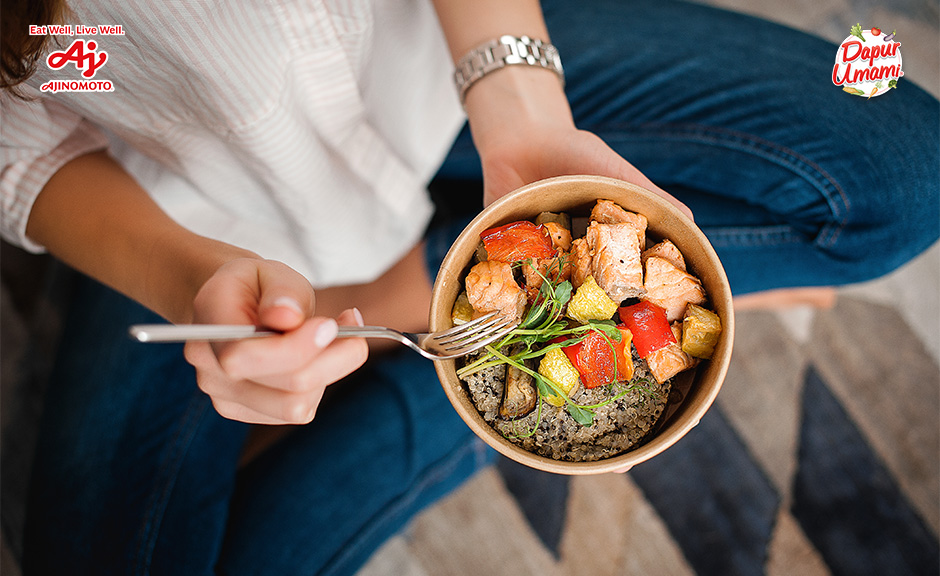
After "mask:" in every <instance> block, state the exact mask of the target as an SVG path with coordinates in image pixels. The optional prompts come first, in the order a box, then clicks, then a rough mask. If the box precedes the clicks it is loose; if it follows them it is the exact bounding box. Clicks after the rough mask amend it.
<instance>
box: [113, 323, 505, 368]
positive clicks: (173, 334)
mask: <svg viewBox="0 0 940 576" xmlns="http://www.w3.org/2000/svg"><path fill="white" fill-rule="evenodd" d="M517 325H518V322H516V321H515V320H513V319H511V318H506V317H505V316H498V315H497V313H496V312H490V313H489V314H487V315H485V316H481V317H479V318H477V319H475V320H471V321H470V322H467V323H466V324H460V325H459V326H454V327H453V328H449V329H447V330H442V331H440V332H432V333H430V334H428V333H418V334H415V333H412V332H402V331H399V330H394V329H392V328H384V327H382V326H340V327H339V333H338V334H337V338H385V339H389V340H395V341H396V342H400V343H402V344H404V345H405V346H408V347H409V348H411V349H412V350H414V351H416V352H417V353H419V354H421V355H422V356H424V357H425V358H429V359H431V360H447V359H450V358H459V357H461V356H466V355H467V354H470V353H472V352H475V351H477V350H479V349H480V348H482V347H484V346H486V345H487V344H492V343H493V342H495V341H496V340H499V339H500V338H502V337H503V336H505V335H506V334H508V333H509V332H511V331H512V329H513V328H515V327H516V326H517ZM129 332H130V335H131V336H132V337H134V338H136V339H137V340H139V341H141V342H186V341H188V340H202V341H210V342H220V341H227V340H242V339H245V338H263V337H266V336H274V335H275V334H277V332H273V331H270V330H261V329H258V328H256V327H255V326H247V325H245V326H242V325H224V324H136V325H134V326H131V327H130V330H129Z"/></svg>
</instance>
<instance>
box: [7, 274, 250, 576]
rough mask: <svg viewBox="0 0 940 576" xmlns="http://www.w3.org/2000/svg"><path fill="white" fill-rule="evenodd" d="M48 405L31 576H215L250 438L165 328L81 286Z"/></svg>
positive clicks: (33, 485) (93, 285) (28, 531)
mask: <svg viewBox="0 0 940 576" xmlns="http://www.w3.org/2000/svg"><path fill="white" fill-rule="evenodd" d="M76 276H77V277H76V279H75V290H74V294H73V295H72V298H71V302H70V305H69V312H68V314H67V317H66V320H65V325H64V332H63V335H62V343H61V345H60V351H59V354H58V358H57V359H56V362H55V366H54V369H53V372H52V375H51V379H50V383H49V387H48V389H47V390H46V394H45V405H44V411H43V416H42V422H41V427H40V433H39V440H38V445H37V449H36V457H35V461H34V466H33V471H32V475H31V481H30V493H29V499H28V502H27V519H26V527H25V535H24V559H23V564H24V569H25V572H26V573H27V574H76V575H80V574H95V575H102V574H151V573H152V574H210V573H211V572H212V566H213V565H214V563H215V558H216V556H217V555H218V550H219V548H220V546H221V541H222V534H223V531H224V527H225V522H226V518H227V514H228V501H229V498H230V496H231V493H232V490H233V487H234V476H235V467H236V463H237V461H238V458H239V454H240V452H241V447H242V442H243V439H244V435H245V431H246V430H247V426H246V425H244V424H241V423H237V422H233V421H230V420H226V419H224V418H222V417H221V416H219V415H218V414H217V413H216V412H215V410H214V409H213V408H212V404H211V402H210V401H209V398H208V397H207V396H205V395H204V394H203V393H202V392H201V391H200V390H199V389H198V388H197V386H196V382H195V374H194V370H193V368H192V367H191V366H189V365H188V364H187V363H186V362H185V360H184V358H183V352H182V346H181V345H173V344H165V345H164V344H158V345H154V344H141V343H139V342H135V341H133V340H131V339H130V338H129V337H128V335H127V329H128V326H129V325H130V324H133V323H140V322H157V321H160V319H159V318H158V317H157V316H156V315H155V314H153V313H151V312H149V311H148V310H146V309H144V308H143V307H141V306H140V305H138V304H136V303H135V302H133V301H131V300H129V299H127V298H125V297H124V296H122V295H120V294H118V293H116V292H114V291H112V290H110V289H108V288H105V287H104V286H102V285H100V284H98V283H97V282H94V281H92V280H90V279H88V278H87V277H84V276H78V275H76Z"/></svg>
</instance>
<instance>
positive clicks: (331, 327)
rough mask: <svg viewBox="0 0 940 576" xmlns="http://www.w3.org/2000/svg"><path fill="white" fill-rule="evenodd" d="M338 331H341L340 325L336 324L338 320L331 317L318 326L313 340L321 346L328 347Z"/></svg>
mask: <svg viewBox="0 0 940 576" xmlns="http://www.w3.org/2000/svg"><path fill="white" fill-rule="evenodd" d="M337 332H339V326H338V325H337V324H336V320H333V319H332V318H330V319H329V320H326V321H324V322H323V324H320V327H319V328H317V333H316V334H314V336H313V342H314V344H316V345H317V346H319V347H320V348H326V347H327V346H329V344H330V342H332V341H333V340H334V339H335V338H336V334H337Z"/></svg>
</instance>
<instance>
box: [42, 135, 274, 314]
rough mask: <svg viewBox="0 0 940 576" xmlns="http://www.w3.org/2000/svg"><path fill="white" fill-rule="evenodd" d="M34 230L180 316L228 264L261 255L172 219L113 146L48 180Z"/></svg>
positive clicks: (148, 302)
mask: <svg viewBox="0 0 940 576" xmlns="http://www.w3.org/2000/svg"><path fill="white" fill-rule="evenodd" d="M26 234H27V236H29V237H30V238H31V239H32V240H33V241H35V242H37V243H38V244H41V245H42V246H45V247H46V248H47V249H48V250H49V251H50V252H51V253H52V254H54V255H55V256H56V257H58V258H59V259H61V260H62V261H64V262H65V263H67V264H69V265H70V266H72V267H73V268H75V269H77V270H80V271H82V272H84V273H86V274H88V275H89V276H92V277H93V278H96V279H98V280H100V281H102V282H104V283H105V284H108V285H109V286H111V287H112V288H114V289H116V290H118V291H119V292H122V293H123V294H125V295H127V296H129V297H130V298H132V299H134V300H136V301H138V302H140V303H141V304H143V305H144V306H147V307H148V308H150V309H151V310H154V311H155V312H157V313H158V314H160V315H161V316H163V317H164V318H167V319H168V320H170V321H172V322H191V321H192V319H193V309H192V303H193V300H194V299H195V296H196V293H197V292H198V290H199V289H200V288H201V287H202V285H203V284H205V282H206V281H207V280H208V279H209V277H210V276H212V274H213V273H214V272H215V271H216V269H218V268H219V267H220V266H221V265H222V264H224V263H225V262H227V261H229V260H234V259H236V258H258V256H256V255H255V254H252V253H251V252H248V251H247V250H241V249H239V248H236V247H234V246H229V245H227V244H224V243H222V242H216V241H214V240H210V239H208V238H204V237H201V236H198V235H196V234H193V233H191V232H189V231H188V230H186V229H185V228H183V227H182V226H180V225H178V224H177V223H176V222H174V221H173V220H171V219H170V218H169V217H168V216H167V215H166V214H165V213H164V212H163V211H162V210H161V209H160V208H159V207H158V206H157V205H156V203H154V202H153V200H152V199H151V198H150V196H148V195H147V193H146V192H145V191H144V190H143V189H142V188H141V187H140V186H139V185H138V184H137V182H136V181H135V180H134V179H133V178H132V177H131V176H130V175H129V174H127V173H126V172H125V171H124V169H123V168H121V167H120V166H119V165H118V164H117V162H115V161H114V160H113V159H112V158H111V157H110V156H109V155H108V154H107V153H106V152H95V153H92V154H87V155H84V156H79V157H78V158H76V159H74V160H72V161H71V162H68V163H67V164H65V165H64V166H63V167H62V168H61V169H59V170H58V171H57V172H56V173H55V174H54V175H53V176H52V178H51V179H50V180H49V181H48V182H47V183H46V185H45V186H44V187H43V189H42V192H40V194H39V196H38V198H37V199H36V202H35V204H34V205H33V208H32V210H31V211H30V215H29V221H28V223H27V226H26Z"/></svg>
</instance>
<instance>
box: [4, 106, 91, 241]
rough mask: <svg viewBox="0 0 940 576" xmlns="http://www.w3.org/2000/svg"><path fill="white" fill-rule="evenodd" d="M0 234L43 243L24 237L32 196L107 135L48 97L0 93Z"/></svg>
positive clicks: (8, 238) (36, 194) (34, 199)
mask: <svg viewBox="0 0 940 576" xmlns="http://www.w3.org/2000/svg"><path fill="white" fill-rule="evenodd" d="M0 121H2V124H0V201H2V210H0V235H2V237H3V239H4V240H7V241H8V242H11V243H13V244H15V245H17V246H20V247H22V248H24V249H26V250H28V251H30V252H43V251H44V248H43V247H42V246H40V245H39V244H37V243H35V242H33V241H31V240H30V239H29V238H27V237H26V222H27V220H28V219H29V213H30V210H32V207H33V203H34V202H35V201H36V197H37V196H38V195H39V192H40V191H41V190H42V188H43V186H45V185H46V182H48V181H49V179H50V178H51V177H52V175H53V174H55V173H56V171H58V170H59V168H61V167H62V166H63V165H65V164H66V163H68V162H69V161H70V160H72V159H74V158H77V157H78V156H81V155H83V154H87V153H89V152H93V151H96V150H101V149H104V148H106V147H107V146H108V139H107V137H106V136H105V135H104V134H103V133H102V132H101V131H100V130H99V129H98V128H96V127H95V126H94V125H93V124H92V123H91V122H88V121H87V120H84V119H83V118H82V117H81V116H79V115H78V114H76V113H74V112H72V111H71V110H69V109H68V108H66V107H65V106H64V105H62V104H60V103H58V102H56V101H54V100H50V99H47V98H35V99H32V100H21V99H18V98H14V97H13V96H10V95H9V94H7V93H3V94H2V95H0Z"/></svg>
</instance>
